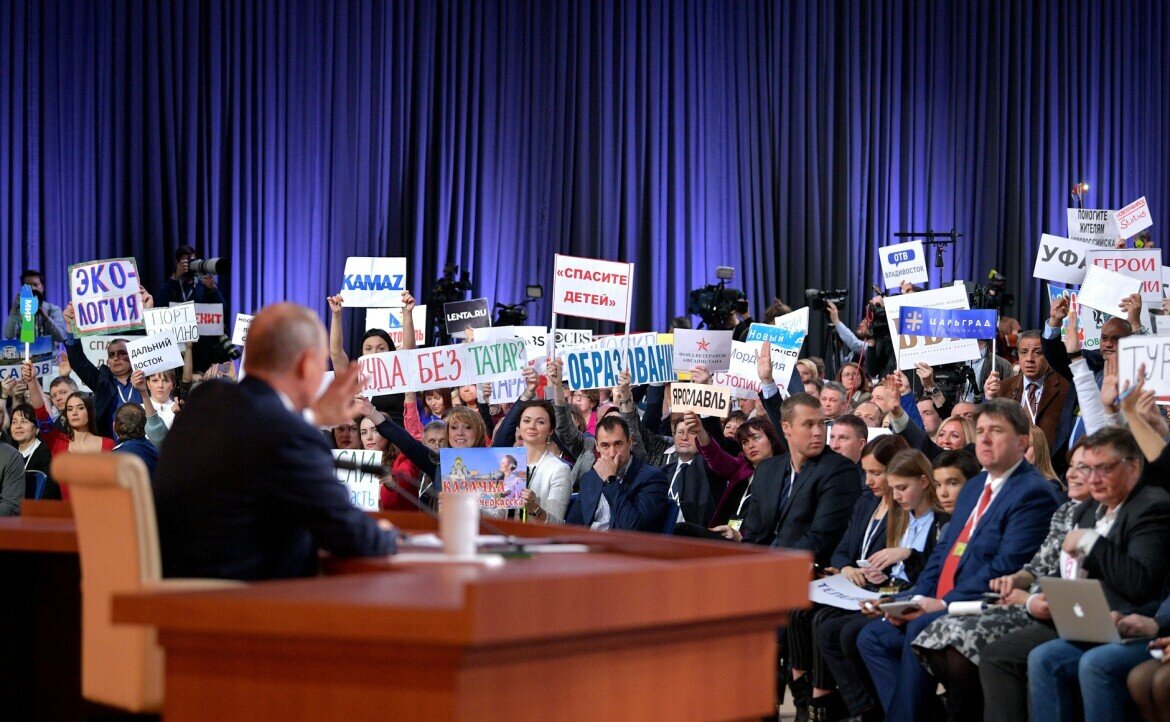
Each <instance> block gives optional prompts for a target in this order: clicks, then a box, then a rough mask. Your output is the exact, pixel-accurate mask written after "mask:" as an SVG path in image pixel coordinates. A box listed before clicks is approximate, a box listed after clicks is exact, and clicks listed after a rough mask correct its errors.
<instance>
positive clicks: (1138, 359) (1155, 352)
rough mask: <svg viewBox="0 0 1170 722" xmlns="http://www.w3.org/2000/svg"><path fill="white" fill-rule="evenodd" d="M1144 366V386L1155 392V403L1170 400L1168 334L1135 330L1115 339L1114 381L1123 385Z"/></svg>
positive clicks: (1130, 383) (1169, 348)
mask: <svg viewBox="0 0 1170 722" xmlns="http://www.w3.org/2000/svg"><path fill="white" fill-rule="evenodd" d="M1142 364H1145V366H1146V387H1145V388H1146V390H1147V391H1153V392H1154V393H1156V394H1157V395H1158V403H1160V404H1167V403H1170V337H1166V336H1140V335H1137V334H1134V335H1132V336H1126V337H1125V338H1123V339H1119V340H1118V341H1117V383H1118V388H1122V389H1124V388H1125V387H1126V386H1127V385H1132V384H1133V382H1134V381H1135V380H1136V379H1137V375H1138V368H1139V367H1140V366H1141V365H1142Z"/></svg>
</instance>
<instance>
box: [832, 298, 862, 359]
mask: <svg viewBox="0 0 1170 722" xmlns="http://www.w3.org/2000/svg"><path fill="white" fill-rule="evenodd" d="M825 313H827V314H829V323H831V324H832V325H833V329H834V330H835V331H836V332H837V338H839V339H841V345H842V347H843V348H842V349H841V355H840V358H838V359H836V361H837V364H836V366H837V367H838V368H840V367H841V366H844V365H845V364H847V363H849V362H850V361H856V360H858V359H860V358H861V352H862V351H863V350H865V341H862V340H861V339H860V338H858V336H857V334H855V333H854V332H853V329H851V328H849V327H848V326H846V325H845V324H844V323H842V322H841V312H840V311H839V310H837V304H835V303H833V302H832V301H826V302H825ZM862 323H863V324H864V323H865V322H864V321H862ZM861 328H862V326H861V324H858V329H859V330H860V329H861Z"/></svg>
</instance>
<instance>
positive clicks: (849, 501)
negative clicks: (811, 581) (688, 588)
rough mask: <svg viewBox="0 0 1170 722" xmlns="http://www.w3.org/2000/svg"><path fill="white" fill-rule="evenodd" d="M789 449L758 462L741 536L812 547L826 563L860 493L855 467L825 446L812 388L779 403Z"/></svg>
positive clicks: (791, 546)
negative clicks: (808, 392) (811, 393)
mask: <svg viewBox="0 0 1170 722" xmlns="http://www.w3.org/2000/svg"><path fill="white" fill-rule="evenodd" d="M780 418H781V422H780V424H781V431H782V432H783V433H784V440H785V441H786V442H787V445H788V453H786V454H782V455H780V456H774V457H772V458H770V459H765V460H764V461H762V462H760V465H759V466H758V467H757V468H756V476H755V480H754V481H753V482H752V498H751V499H750V500H749V502H748V509H747V515H746V516H745V518H744V522H743V528H742V535H743V541H746V542H750V543H753V544H770V545H772V546H775V547H785V548H789V549H807V550H809V551H811V552H813V557H814V559H815V561H816V562H817V563H818V564H821V565H822V566H827V565H828V564H829V558H830V557H831V556H832V554H833V550H834V549H836V547H837V543H838V542H840V541H841V537H842V536H843V535H844V534H845V528H846V527H847V526H848V525H849V515H850V512H851V511H852V509H853V505H854V504H855V503H856V502H857V498H858V496H860V494H861V479H860V476H859V475H858V472H857V467H856V466H855V465H854V464H853V462H851V461H850V460H849V459H847V458H845V457H844V456H841V455H840V454H838V453H836V452H835V451H833V450H832V449H828V448H826V447H825V414H824V412H823V411H822V410H821V403H820V401H819V400H818V399H817V398H815V397H814V396H812V395H810V394H805V393H800V394H794V395H792V396H790V397H788V398H787V399H785V401H784V403H783V404H782V405H781V407H780Z"/></svg>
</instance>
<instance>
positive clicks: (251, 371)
mask: <svg viewBox="0 0 1170 722" xmlns="http://www.w3.org/2000/svg"><path fill="white" fill-rule="evenodd" d="M324 344H325V329H324V327H323V326H321V322H320V321H319V320H318V319H317V316H316V315H315V314H314V313H313V312H312V311H310V310H309V309H307V308H305V307H304V306H300V305H298V304H295V303H287V302H286V303H277V304H273V305H271V306H265V307H264V308H263V309H261V310H260V313H258V314H256V317H255V318H254V319H252V325H251V326H250V327H249V328H248V342H247V344H246V345H245V346H244V371H245V372H247V374H248V375H249V376H252V375H255V376H259V377H273V376H283V375H285V374H287V373H289V372H290V371H292V370H293V368H294V367H295V365H296V364H297V362H298V361H299V360H300V358H301V355H302V354H303V353H304V352H305V351H308V350H317V349H321V348H323V347H324Z"/></svg>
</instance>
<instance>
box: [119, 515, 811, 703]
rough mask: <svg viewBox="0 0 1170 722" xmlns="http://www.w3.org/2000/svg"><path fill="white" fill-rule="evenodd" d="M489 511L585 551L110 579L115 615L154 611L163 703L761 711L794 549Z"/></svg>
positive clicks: (798, 600) (422, 521)
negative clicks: (154, 584) (226, 585)
mask: <svg viewBox="0 0 1170 722" xmlns="http://www.w3.org/2000/svg"><path fill="white" fill-rule="evenodd" d="M393 518H394V520H395V521H396V522H399V523H400V525H403V526H406V524H407V522H410V523H413V524H415V525H416V526H415V527H414V528H419V527H423V528H425V527H427V526H431V525H433V522H431V520H429V519H426V518H425V517H421V516H420V515H409V516H403V515H393ZM501 526H507V530H508V531H509V532H514V533H517V534H519V535H524V536H534V535H536V536H553V537H556V538H560V539H572V540H573V541H582V542H586V543H589V544H590V546H591V548H592V549H593V551H591V552H590V553H588V554H572V553H563V554H551V553H550V554H537V555H533V556H531V557H528V558H513V559H509V560H508V562H507V564H506V565H505V566H504V567H503V568H498V569H486V568H483V567H478V566H435V565H399V564H392V563H391V562H389V561H388V560H384V559H377V560H348V561H344V562H341V561H339V562H335V563H334V564H332V565H330V566H331V567H332V569H331V571H333V572H334V573H340V575H338V576H330V577H322V578H315V579H303V580H292V581H277V582H264V583H258V584H253V585H250V586H248V587H245V588H236V589H230V590H218V591H205V592H183V593H143V594H127V595H118V596H117V597H115V600H114V608H113V615H114V620H115V621H117V622H130V623H139V624H149V625H153V626H156V627H158V629H159V641H160V643H161V644H162V645H163V647H164V648H165V650H166V656H167V662H166V664H167V670H166V672H167V676H166V709H165V717H166V719H167V720H168V722H172V721H174V720H195V719H199V720H203V719H207V718H209V717H212V716H215V717H220V718H230V719H237V718H243V719H248V718H258V717H263V718H266V719H268V718H272V719H275V718H280V719H304V720H319V719H346V720H351V719H374V718H377V719H476V720H495V719H518V718H520V719H523V718H540V719H590V720H596V719H665V718H671V719H732V718H751V717H759V716H763V715H767V714H769V713H772V714H774V712H775V707H774V706H773V705H774V695H775V645H776V628H777V627H779V626H781V625H782V624H783V623H784V621H785V618H786V614H787V612H788V611H789V610H791V609H795V608H799V607H803V606H807V599H808V585H807V580H808V578H809V563H810V559H809V556H808V555H807V554H805V553H795V552H774V551H771V550H768V549H761V548H757V547H750V546H743V545H732V544H724V543H719V542H708V541H697V540H689V539H677V538H672V537H664V536H658V535H650V534H634V533H621V532H608V533H595V532H590V531H588V530H582V529H565V528H560V527H551V526H543V525H532V524H529V525H511V524H507V525H501ZM407 528H408V529H409V528H411V527H408V526H407Z"/></svg>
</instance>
